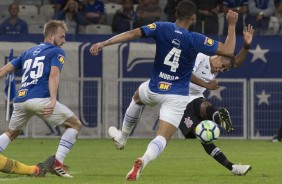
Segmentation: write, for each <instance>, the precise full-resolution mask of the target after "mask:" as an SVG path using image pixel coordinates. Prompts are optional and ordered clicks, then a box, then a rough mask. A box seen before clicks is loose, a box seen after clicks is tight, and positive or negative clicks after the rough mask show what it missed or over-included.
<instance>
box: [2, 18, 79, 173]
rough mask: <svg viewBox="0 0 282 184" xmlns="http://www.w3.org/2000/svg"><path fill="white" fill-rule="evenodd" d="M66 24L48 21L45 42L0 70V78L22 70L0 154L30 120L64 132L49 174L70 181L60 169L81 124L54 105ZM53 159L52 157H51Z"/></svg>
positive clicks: (61, 105) (60, 107) (69, 113)
mask: <svg viewBox="0 0 282 184" xmlns="http://www.w3.org/2000/svg"><path fill="white" fill-rule="evenodd" d="M67 30H68V29H67V26H66V23H65V22H63V21H57V20H51V21H49V22H47V23H46V24H45V25H44V31H43V34H44V42H42V43H40V44H39V45H37V46H34V47H32V48H30V49H29V50H27V51H25V52H23V53H22V54H21V55H20V56H19V57H18V58H16V59H14V60H12V61H11V62H9V63H7V64H6V65H5V66H4V67H2V68H1V69H0V78H3V77H4V76H5V75H6V74H8V73H11V72H13V71H14V70H18V69H19V70H22V81H21V87H20V89H19V90H18V92H17V96H16V98H15V101H14V110H13V113H12V117H11V120H10V123H9V128H8V129H7V130H6V132H5V133H3V134H2V135H1V136H0V153H2V152H3V151H4V150H5V149H6V147H7V146H8V145H9V144H10V143H11V141H13V140H14V139H16V137H17V136H18V135H19V134H20V132H21V130H22V129H23V128H24V127H25V126H26V124H27V122H28V120H29V119H30V118H31V117H32V116H34V115H35V116H38V117H40V118H41V119H43V120H44V121H47V122H48V123H50V124H52V125H54V126H62V127H64V128H66V131H65V132H64V134H63V135H62V137H61V139H60V143H59V147H58V149H57V152H56V155H55V161H54V164H53V167H52V172H53V173H55V174H57V175H59V176H62V177H68V178H72V176H71V175H69V174H68V173H67V171H66V169H65V167H64V165H63V162H64V159H65V157H66V155H67V154H68V153H69V152H70V150H71V148H72V147H73V145H74V144H75V142H76V138H77V135H78V132H79V131H80V129H81V126H82V125H81V122H80V120H79V119H78V118H77V117H76V116H75V115H74V113H73V112H72V111H71V110H70V109H69V108H68V107H66V106H65V105H63V104H61V103H60V102H58V101H57V91H58V87H59V79H60V72H61V70H62V67H63V64H64V62H65V51H64V50H63V49H62V48H61V46H62V45H63V44H64V43H65V42H66V40H65V34H66V32H67ZM51 157H52V156H51Z"/></svg>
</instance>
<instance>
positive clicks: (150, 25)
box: [147, 23, 157, 30]
mask: <svg viewBox="0 0 282 184" xmlns="http://www.w3.org/2000/svg"><path fill="white" fill-rule="evenodd" d="M147 26H148V27H149V28H150V29H152V30H154V29H156V27H157V25H156V24H155V23H153V24H149V25H147Z"/></svg>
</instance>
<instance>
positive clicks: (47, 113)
mask: <svg viewBox="0 0 282 184" xmlns="http://www.w3.org/2000/svg"><path fill="white" fill-rule="evenodd" d="M55 105H56V101H50V103H48V104H47V105H45V106H44V107H43V109H42V114H43V116H44V117H48V116H50V115H51V114H52V113H53V110H54V108H55Z"/></svg>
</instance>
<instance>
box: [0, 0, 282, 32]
mask: <svg viewBox="0 0 282 184" xmlns="http://www.w3.org/2000/svg"><path fill="white" fill-rule="evenodd" d="M180 1H181V0H5V1H0V34H26V33H30V34H33V33H34V34H40V33H42V29H43V25H44V23H45V22H46V21H47V20H49V19H60V20H65V21H66V22H67V23H68V25H69V33H70V34H115V33H121V32H124V31H127V30H130V29H134V28H136V27H139V26H143V25H146V24H149V23H152V22H155V21H171V22H174V21H175V16H174V9H175V7H176V5H177V4H178V3H179V2H180ZM192 1H194V3H195V4H196V6H197V8H198V12H197V21H196V23H195V24H194V26H193V27H192V28H191V31H197V32H200V33H203V34H206V35H225V34H226V30H227V24H226V21H225V14H226V13H227V12H228V10H230V9H231V10H233V11H236V12H238V13H239V20H238V23H237V28H236V33H237V34H238V35H242V33H243V28H244V26H245V25H247V24H251V25H253V26H254V28H255V31H256V32H255V34H256V35H282V29H281V25H282V16H281V15H282V0H192Z"/></svg>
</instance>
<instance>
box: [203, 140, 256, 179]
mask: <svg viewBox="0 0 282 184" xmlns="http://www.w3.org/2000/svg"><path fill="white" fill-rule="evenodd" d="M201 144H202V146H203V147H204V149H205V151H206V153H207V154H208V155H210V156H211V157H212V158H213V159H215V160H216V161H217V162H218V163H220V164H221V165H223V166H224V167H226V168H227V169H228V170H229V171H231V172H232V173H233V174H234V175H246V174H247V172H248V171H249V170H251V166H250V165H241V164H233V163H232V162H230V161H229V160H228V159H227V157H226V156H225V155H224V153H223V152H222V151H221V150H220V149H219V148H218V147H216V146H215V144H214V143H210V144H203V143H201Z"/></svg>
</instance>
